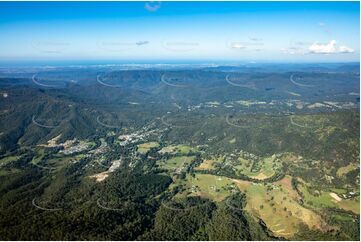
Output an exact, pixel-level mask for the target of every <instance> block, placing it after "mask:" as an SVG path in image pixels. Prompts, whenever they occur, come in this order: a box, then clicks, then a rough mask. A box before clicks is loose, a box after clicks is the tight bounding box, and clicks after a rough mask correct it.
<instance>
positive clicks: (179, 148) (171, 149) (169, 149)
mask: <svg viewBox="0 0 361 242" xmlns="http://www.w3.org/2000/svg"><path fill="white" fill-rule="evenodd" d="M194 151H196V149H195V148H192V147H190V146H188V145H169V146H166V147H164V148H162V149H161V150H160V151H159V153H163V154H164V153H169V154H182V155H186V154H188V153H189V152H194Z"/></svg>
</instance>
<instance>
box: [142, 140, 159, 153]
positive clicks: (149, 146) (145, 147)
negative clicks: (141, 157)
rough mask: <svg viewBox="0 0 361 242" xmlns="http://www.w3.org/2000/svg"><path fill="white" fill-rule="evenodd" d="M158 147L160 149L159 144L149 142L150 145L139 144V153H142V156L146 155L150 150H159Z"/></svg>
mask: <svg viewBox="0 0 361 242" xmlns="http://www.w3.org/2000/svg"><path fill="white" fill-rule="evenodd" d="M157 147H159V143H158V142H148V143H144V144H139V145H138V152H139V153H141V154H145V153H147V152H148V151H149V150H151V149H153V148H157Z"/></svg>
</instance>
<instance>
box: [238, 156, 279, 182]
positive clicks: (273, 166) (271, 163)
mask: <svg viewBox="0 0 361 242" xmlns="http://www.w3.org/2000/svg"><path fill="white" fill-rule="evenodd" d="M239 161H240V165H239V166H236V168H237V169H238V170H239V172H240V173H242V174H244V175H246V176H248V177H251V178H254V179H257V180H264V179H267V178H270V177H272V176H274V175H275V174H276V171H277V170H278V169H280V168H281V165H282V164H281V163H280V162H277V161H276V159H275V156H271V157H266V158H264V159H262V160H260V161H258V162H257V164H253V163H254V161H249V160H246V159H243V158H240V159H239Z"/></svg>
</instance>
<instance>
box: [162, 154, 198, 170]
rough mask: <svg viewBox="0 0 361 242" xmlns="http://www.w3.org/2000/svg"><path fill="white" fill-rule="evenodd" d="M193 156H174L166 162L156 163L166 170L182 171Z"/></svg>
mask: <svg viewBox="0 0 361 242" xmlns="http://www.w3.org/2000/svg"><path fill="white" fill-rule="evenodd" d="M194 158H195V156H176V157H173V158H170V159H168V160H165V161H163V160H161V161H157V164H158V165H159V166H161V167H163V168H165V169H168V170H172V171H173V170H176V169H182V168H183V167H184V166H185V165H187V164H188V165H189V164H190V163H191V162H192V161H193V160H194Z"/></svg>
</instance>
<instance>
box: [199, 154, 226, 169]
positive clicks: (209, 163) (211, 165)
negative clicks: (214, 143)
mask: <svg viewBox="0 0 361 242" xmlns="http://www.w3.org/2000/svg"><path fill="white" fill-rule="evenodd" d="M222 159H223V157H218V158H217V157H212V158H211V159H205V160H203V162H202V163H201V164H200V165H199V166H197V167H196V168H195V170H198V171H204V170H213V169H215V165H216V164H217V163H222Z"/></svg>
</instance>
